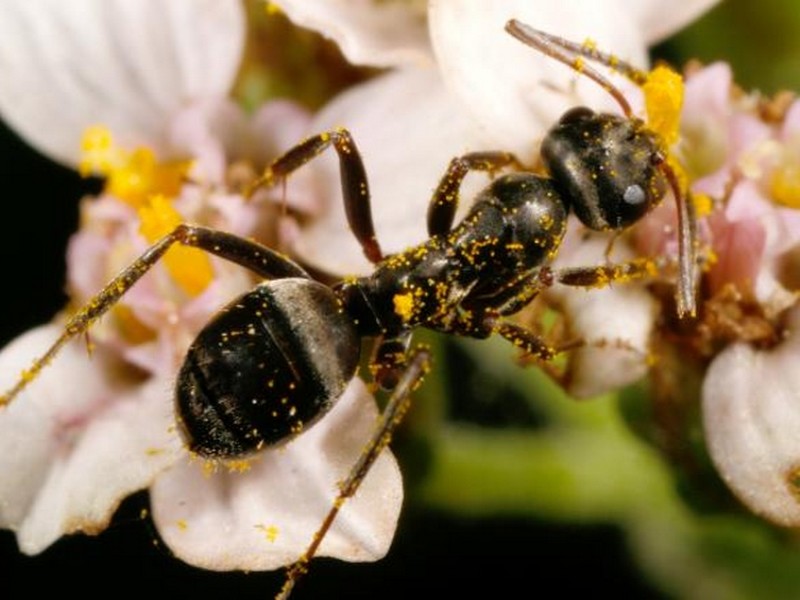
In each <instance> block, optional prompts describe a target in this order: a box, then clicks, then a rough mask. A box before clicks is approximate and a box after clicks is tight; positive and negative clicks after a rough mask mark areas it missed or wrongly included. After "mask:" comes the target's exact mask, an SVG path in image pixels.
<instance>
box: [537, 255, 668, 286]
mask: <svg viewBox="0 0 800 600" xmlns="http://www.w3.org/2000/svg"><path fill="white" fill-rule="evenodd" d="M666 262H667V261H666V259H653V258H634V259H632V260H629V261H625V262H621V263H612V264H605V265H597V266H594V267H565V268H562V269H557V270H555V271H553V270H550V269H547V271H549V274H548V275H547V276H548V277H549V278H551V282H558V283H561V284H563V285H569V286H575V287H605V286H607V285H610V284H612V283H615V282H626V281H631V280H633V279H643V278H646V277H654V276H655V275H657V274H658V272H659V271H661V270H663V269H664V267H665V266H666Z"/></svg>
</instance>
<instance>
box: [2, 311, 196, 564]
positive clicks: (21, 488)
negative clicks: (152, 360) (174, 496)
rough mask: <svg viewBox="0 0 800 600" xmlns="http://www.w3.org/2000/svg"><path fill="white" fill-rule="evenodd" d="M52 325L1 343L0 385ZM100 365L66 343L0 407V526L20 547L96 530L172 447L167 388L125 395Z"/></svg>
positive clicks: (167, 458) (51, 335) (176, 447)
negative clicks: (11, 400)
mask: <svg viewBox="0 0 800 600" xmlns="http://www.w3.org/2000/svg"><path fill="white" fill-rule="evenodd" d="M60 331H61V328H60V327H59V326H57V325H49V326H44V327H40V328H37V329H34V330H32V331H30V332H28V333H27V334H25V335H23V336H21V337H20V338H18V339H17V340H15V341H14V342H12V343H11V344H10V345H9V346H7V347H6V348H5V349H4V350H3V352H2V353H0V385H2V387H3V388H4V389H5V388H7V387H9V386H10V385H11V384H13V382H14V379H15V378H16V377H18V376H19V373H20V371H21V369H23V368H27V367H29V366H30V364H31V361H32V359H33V358H34V357H35V356H37V355H38V354H40V353H41V352H42V351H43V350H44V349H45V348H46V346H47V345H49V344H50V343H51V342H52V341H53V340H54V339H55V337H56V336H57V335H58V334H59V333H60ZM102 369H103V360H102V357H100V356H97V355H95V356H94V358H92V359H90V358H89V357H88V355H87V353H86V349H85V348H84V347H83V346H82V345H81V344H80V343H75V344H70V345H68V346H67V347H65V348H64V349H63V350H62V352H61V353H60V354H59V355H58V357H57V358H56V359H55V360H54V361H53V364H52V365H50V366H48V367H47V368H46V369H44V370H43V371H42V372H41V375H40V376H39V377H38V378H37V379H36V380H35V381H34V382H32V383H31V384H30V386H29V387H28V388H27V389H26V390H25V391H24V392H23V393H22V394H21V395H20V396H19V397H18V398H17V399H16V400H15V402H14V403H13V404H11V406H9V407H8V408H7V409H6V410H5V411H4V412H2V413H0V472H1V473H2V474H3V477H2V478H0V525H2V526H3V527H8V528H10V529H13V530H15V531H16V532H17V540H18V543H19V546H20V549H21V550H22V551H23V552H26V553H31V554H33V553H36V552H40V551H41V550H43V549H44V548H46V547H47V546H48V545H50V544H51V543H53V542H54V541H55V540H56V539H58V538H59V537H60V536H62V535H64V534H67V533H72V532H76V531H84V532H87V533H96V532H98V531H100V530H102V529H103V528H104V527H105V526H106V525H107V524H108V521H109V520H110V519H111V517H112V515H113V513H114V511H115V510H116V508H117V506H118V505H119V503H120V502H121V501H122V499H123V498H125V497H126V496H127V495H129V494H131V493H132V492H134V491H136V490H139V489H142V488H144V487H147V485H148V484H149V483H150V482H151V481H152V479H153V478H154V477H155V476H156V475H157V474H158V473H159V472H160V471H161V470H163V469H164V468H166V467H167V466H169V465H170V464H171V463H172V462H174V460H175V459H176V457H177V455H178V453H179V452H180V443H179V442H178V440H177V438H176V436H175V435H174V434H172V433H169V429H170V423H171V422H172V416H171V410H172V404H171V402H169V400H168V398H169V394H170V392H169V389H168V388H166V384H165V383H164V382H163V381H162V382H153V383H149V384H147V385H144V386H141V387H138V388H135V389H134V391H133V392H128V393H127V395H125V394H123V393H122V392H120V391H119V390H118V389H117V390H115V388H114V386H113V385H112V383H111V382H110V381H109V379H108V378H107V377H106V375H105V373H104V372H103V370H102Z"/></svg>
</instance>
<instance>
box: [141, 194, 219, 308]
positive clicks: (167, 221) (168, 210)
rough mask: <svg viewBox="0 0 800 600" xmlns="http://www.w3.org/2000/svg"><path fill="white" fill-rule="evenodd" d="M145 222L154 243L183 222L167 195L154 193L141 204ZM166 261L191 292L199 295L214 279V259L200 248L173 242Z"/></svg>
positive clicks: (144, 229) (146, 234) (143, 228)
mask: <svg viewBox="0 0 800 600" xmlns="http://www.w3.org/2000/svg"><path fill="white" fill-rule="evenodd" d="M139 218H140V219H141V221H142V223H141V225H140V227H139V232H140V233H141V234H142V235H143V236H144V237H145V238H146V239H147V241H148V242H150V243H153V242H155V241H157V240H158V239H160V238H162V237H164V236H165V235H167V234H168V233H170V232H172V230H173V229H175V228H176V227H177V226H178V225H179V224H180V223H182V222H183V219H182V218H181V215H180V213H179V212H178V211H177V210H175V207H173V206H172V203H171V202H170V201H169V199H168V198H167V197H166V196H162V195H156V196H152V197H151V198H150V200H149V201H148V202H147V204H145V205H143V206H142V207H140V208H139ZM164 264H165V265H166V267H167V270H168V271H169V274H170V275H171V276H172V278H173V279H174V280H175V282H176V283H177V284H178V285H179V286H180V287H181V289H182V290H183V291H184V292H186V293H187V294H189V295H190V296H196V295H197V294H199V293H200V292H202V291H203V290H204V289H206V286H208V284H209V283H211V279H212V278H213V276H214V272H213V270H212V268H211V261H210V260H209V258H208V255H206V254H205V253H204V252H203V251H201V250H200V249H198V248H189V247H186V246H173V247H172V248H170V249H169V250H168V251H167V253H166V254H165V255H164Z"/></svg>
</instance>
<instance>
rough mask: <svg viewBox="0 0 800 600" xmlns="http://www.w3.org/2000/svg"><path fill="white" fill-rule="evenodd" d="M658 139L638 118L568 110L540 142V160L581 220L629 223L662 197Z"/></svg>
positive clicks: (595, 224) (605, 225)
mask: <svg viewBox="0 0 800 600" xmlns="http://www.w3.org/2000/svg"><path fill="white" fill-rule="evenodd" d="M660 148H661V145H660V141H659V138H658V137H657V136H656V134H654V133H653V132H652V131H650V130H648V129H647V128H646V127H645V126H644V123H643V122H642V121H640V120H638V119H630V118H625V117H620V116H616V115H611V114H602V113H596V112H593V111H591V110H590V109H588V108H584V107H580V108H574V109H572V110H570V111H568V112H567V113H565V114H564V116H562V117H561V119H560V120H559V122H558V123H556V124H555V125H554V126H553V128H552V129H550V131H549V132H548V134H547V136H546V137H545V138H544V140H543V141H542V149H541V153H542V159H543V160H544V163H545V165H546V166H547V169H548V171H549V172H550V174H551V176H552V178H553V184H554V185H555V186H556V188H557V189H558V190H559V192H560V193H561V195H562V197H563V198H564V201H565V202H566V203H568V204H569V205H570V206H571V208H572V210H573V211H574V213H575V215H576V216H577V217H578V218H579V219H580V220H581V222H582V223H583V224H584V225H586V226H587V227H589V228H590V229H594V230H597V231H604V230H620V229H624V228H625V227H628V226H629V225H632V224H633V223H635V222H637V221H638V220H639V219H641V218H642V217H643V216H644V215H645V214H647V213H648V212H649V211H650V210H651V209H653V208H654V207H655V206H656V205H657V204H658V203H659V202H660V201H661V199H662V198H663V197H664V193H665V192H666V189H667V182H666V180H665V178H664V175H663V173H662V172H661V170H660V169H659V168H658V164H659V162H661V161H663V156H662V152H661V150H660Z"/></svg>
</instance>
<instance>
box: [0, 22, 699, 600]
mask: <svg viewBox="0 0 800 600" xmlns="http://www.w3.org/2000/svg"><path fill="white" fill-rule="evenodd" d="M506 29H507V31H508V32H509V33H511V34H512V35H513V36H515V37H516V38H518V39H520V40H522V41H523V42H524V43H526V44H528V45H530V46H532V47H534V48H536V49H538V50H539V51H541V52H543V53H545V54H547V55H548V56H551V57H554V58H555V59H557V60H559V61H561V62H562V63H565V64H566V65H568V66H571V67H573V68H574V69H576V70H577V71H579V72H580V73H581V74H583V75H586V76H588V77H590V78H591V79H593V80H595V81H596V82H597V83H599V84H600V85H601V86H602V87H603V88H605V89H606V90H607V91H608V92H609V93H611V94H612V96H613V97H614V98H615V99H616V100H617V102H618V103H619V104H620V106H621V107H622V109H623V112H624V116H616V115H611V114H598V113H595V112H593V111H591V110H589V109H588V108H584V107H581V108H573V109H571V110H569V111H567V112H566V113H565V114H564V115H563V116H562V117H561V119H560V120H559V121H558V123H556V124H555V125H554V126H553V127H552V129H550V131H549V132H548V133H547V135H546V136H545V138H544V141H543V142H542V147H541V155H542V159H543V161H544V166H545V167H546V169H547V172H548V173H549V176H540V175H536V174H533V173H530V172H525V171H523V170H522V168H521V165H520V162H519V161H518V160H517V159H516V158H515V157H514V156H513V155H512V154H509V153H507V152H475V153H469V154H466V155H464V156H461V157H458V158H455V159H453V160H452V161H451V163H450V165H449V167H448V169H447V172H446V173H445V175H444V177H443V178H442V179H441V181H440V183H439V185H438V187H437V189H436V190H435V192H434V194H433V197H432V200H431V202H430V205H429V210H428V216H427V226H428V234H429V236H430V237H429V239H428V240H427V241H425V242H424V243H422V244H419V245H418V246H414V247H412V248H409V249H407V250H405V251H403V252H400V253H398V254H394V255H390V256H386V255H384V253H383V252H382V250H381V248H380V245H379V243H378V240H377V238H376V236H375V231H374V227H373V221H372V215H371V209H370V195H369V189H368V184H367V176H366V172H365V169H364V165H363V163H362V160H361V156H360V155H359V152H358V150H357V148H356V145H355V143H354V141H353V139H352V138H351V136H350V134H349V133H348V132H347V131H346V130H344V129H338V130H334V131H330V132H327V133H322V134H319V135H315V136H313V137H311V138H308V139H307V140H305V141H303V142H301V143H300V144H298V145H297V146H295V147H294V148H292V149H291V150H289V151H288V152H287V153H285V154H284V155H283V156H281V157H279V158H278V159H277V160H275V161H274V162H273V163H272V164H271V165H270V166H269V167H268V168H267V169H266V171H265V173H264V175H263V176H262V177H261V178H259V179H258V181H257V182H256V183H255V184H254V186H253V189H255V188H256V187H260V186H267V185H274V184H276V183H279V182H282V181H284V180H285V179H286V178H287V177H288V176H289V175H290V174H291V173H293V172H294V171H295V170H297V169H298V168H300V167H301V166H303V165H304V164H305V163H307V162H308V161H310V160H312V159H313V158H314V157H316V156H318V155H320V154H321V153H323V152H324V151H325V150H326V149H328V148H331V147H333V149H334V150H335V151H336V152H337V155H338V158H339V162H340V171H341V183H342V191H343V196H344V204H345V209H346V214H347V220H348V223H349V226H350V228H351V230H352V231H353V234H354V235H355V237H356V239H357V240H358V242H359V243H360V245H361V247H362V249H363V251H364V254H365V255H366V256H367V258H368V259H369V260H370V261H371V262H372V263H373V264H374V265H375V270H374V271H373V273H372V274H371V275H368V276H365V277H358V278H349V279H345V280H343V281H341V282H339V283H336V284H334V285H332V286H327V285H323V284H322V283H319V282H317V281H315V280H313V279H312V278H311V277H310V276H309V275H308V274H307V273H306V271H305V270H304V269H303V268H301V267H300V266H299V265H297V264H296V263H294V262H293V261H292V260H290V259H288V258H286V257H284V256H282V255H280V254H278V253H276V252H274V251H272V250H270V249H268V248H265V247H263V246H261V245H259V244H257V243H255V242H252V241H249V240H246V239H242V238H240V237H236V236H234V235H232V234H229V233H225V232H222V231H217V230H213V229H208V228H205V227H199V226H194V225H188V224H184V225H180V226H178V227H177V228H176V229H175V230H174V231H172V232H171V233H170V234H168V235H167V236H165V237H164V238H162V239H161V240H159V241H158V242H156V243H155V244H153V245H152V246H151V247H150V248H149V249H148V250H147V251H145V252H144V253H143V254H142V255H141V256H140V257H139V258H138V259H137V260H136V261H135V262H134V263H133V264H131V265H130V266H128V267H127V268H126V269H125V270H123V271H122V272H121V273H120V274H119V275H118V276H117V277H116V278H115V279H114V280H113V281H111V282H110V283H109V284H108V285H107V286H106V287H104V288H103V289H102V290H101V291H100V292H99V293H98V294H97V295H96V296H95V297H94V298H93V299H92V300H90V301H89V303H88V304H87V305H86V306H84V307H83V308H82V309H80V310H79V311H78V312H77V314H75V315H74V316H73V317H72V318H71V319H70V320H69V322H68V323H67V325H66V327H65V330H64V332H63V333H62V335H61V336H60V338H59V339H58V340H57V341H56V342H55V343H54V344H53V346H52V347H51V348H50V349H49V350H48V351H47V352H46V353H45V354H44V355H43V356H41V357H40V358H39V359H38V360H36V361H35V362H34V364H33V366H32V367H31V369H30V370H28V371H27V372H26V373H25V374H24V376H23V377H21V378H20V380H19V381H18V382H17V384H16V385H15V386H14V387H13V388H12V389H11V390H9V391H8V392H7V393H6V394H5V396H3V397H2V398H0V405H2V404H8V403H9V402H11V401H12V400H13V399H14V397H15V396H16V395H17V394H18V393H19V392H20V391H21V390H22V389H23V388H25V386H26V385H27V384H28V383H29V382H30V381H31V380H32V379H33V378H34V377H36V375H37V374H38V373H39V371H40V370H41V369H42V368H44V367H45V366H46V365H47V364H48V363H49V362H50V361H51V359H52V358H53V357H54V355H55V354H56V352H57V351H58V350H59V349H60V348H61V347H62V346H63V345H64V344H65V343H66V342H67V341H68V340H70V339H72V338H73V337H75V336H78V335H80V334H82V333H85V332H86V331H87V330H88V328H89V327H90V326H91V324H92V323H93V322H94V321H95V320H96V319H98V318H99V317H100V316H101V315H103V314H104V313H105V312H106V311H107V310H108V309H109V308H110V307H111V306H112V305H114V303H115V302H117V300H119V298H120V297H121V296H122V295H123V294H125V293H126V292H127V291H128V290H129V289H130V288H131V287H132V286H133V285H134V284H135V283H136V281H138V280H139V278H140V277H142V276H143V275H144V274H145V273H146V272H147V271H148V270H149V269H150V268H151V267H152V266H153V265H155V264H156V263H157V262H158V261H159V260H160V259H161V257H162V256H163V255H164V253H165V252H166V251H167V250H168V249H169V248H170V247H171V246H172V245H173V244H182V245H186V246H193V247H197V248H200V249H202V250H204V251H206V252H209V253H211V254H215V255H217V256H220V257H222V258H225V259H227V260H230V261H232V262H235V263H238V264H240V265H243V266H244V267H247V268H248V269H251V270H252V271H254V272H255V273H257V274H258V275H259V276H261V277H263V278H264V279H265V281H264V282H263V283H260V284H259V285H257V286H256V287H255V288H254V289H253V290H252V291H250V292H248V293H246V294H244V295H243V296H241V297H239V298H238V299H236V300H235V301H233V302H232V303H230V304H229V305H228V306H226V307H225V308H223V309H222V310H221V311H220V312H219V313H218V314H217V315H216V317H215V318H214V319H213V320H212V321H211V322H210V323H208V324H207V325H206V326H205V328H204V329H203V330H202V331H201V332H200V333H199V335H198V336H197V338H196V339H195V341H194V342H193V343H192V345H191V346H190V347H189V349H188V351H187V354H186V358H185V362H184V363H183V366H182V367H181V369H180V372H179V373H178V377H177V384H176V402H175V405H176V412H177V420H178V424H179V427H180V430H181V433H182V435H183V438H184V440H185V442H186V445H187V446H188V448H189V449H190V450H191V451H193V452H195V453H197V454H199V455H201V456H204V457H210V458H213V459H232V458H236V457H241V456H244V455H247V454H249V453H253V452H256V451H258V450H260V449H262V448H264V447H266V446H274V445H278V444H282V443H285V442H286V441H287V440H289V439H291V438H292V437H294V436H297V435H300V434H301V433H302V432H303V430H304V429H305V428H307V427H310V426H311V425H313V424H314V423H315V422H316V421H317V420H319V419H320V418H321V417H322V416H323V415H324V414H325V413H326V412H327V411H328V410H329V409H330V408H331V406H332V405H333V404H334V403H335V402H336V400H337V398H338V397H339V396H340V395H341V394H342V392H343V390H344V388H345V386H346V385H347V383H348V382H349V381H350V380H351V379H352V378H353V377H354V376H355V374H356V370H357V368H358V364H359V358H360V349H361V340H362V338H365V337H374V338H376V339H377V341H376V344H375V351H374V356H373V358H372V371H373V374H374V380H375V382H376V383H377V384H379V385H380V386H382V387H384V388H386V389H390V390H392V392H391V396H390V398H389V400H388V402H387V405H386V408H385V410H384V413H383V415H382V417H381V419H380V422H379V424H378V425H377V426H376V428H375V431H374V432H373V434H372V437H371V439H370V440H369V442H368V443H367V445H366V446H365V449H364V451H363V453H362V455H361V457H360V458H359V460H358V462H357V463H356V464H355V465H354V466H353V467H352V469H351V471H350V473H349V475H348V477H347V478H346V479H345V481H344V482H342V484H341V486H340V489H339V493H338V497H337V498H336V500H335V502H334V504H333V506H332V507H331V509H330V511H329V513H328V515H327V516H326V518H325V519H324V521H323V523H322V524H321V525H320V528H319V530H318V531H317V533H316V534H315V535H314V537H313V540H311V543H310V545H309V547H308V549H307V550H306V551H305V552H304V553H303V555H302V556H301V557H300V558H299V559H298V561H297V562H296V563H295V564H294V565H293V566H292V567H290V568H289V570H288V573H287V579H286V584H285V586H284V588H283V590H282V591H281V594H280V597H284V598H285V597H287V596H288V595H289V593H290V591H291V589H292V588H293V587H294V584H295V582H296V581H297V580H298V578H299V577H300V576H301V575H302V574H303V573H304V572H305V571H306V570H307V566H308V563H309V561H310V560H311V558H312V557H313V556H314V555H315V553H316V551H317V549H318V547H319V545H320V543H321V542H322V539H323V537H324V536H325V535H326V533H327V531H328V529H329V528H330V526H331V524H332V523H333V521H334V519H335V518H336V516H337V513H338V511H339V509H340V507H341V506H342V504H343V503H344V501H345V500H346V499H347V498H348V497H350V496H352V495H353V494H354V493H355V492H356V490H357V488H358V486H359V485H360V483H361V481H362V480H363V478H364V477H365V475H366V474H367V472H368V470H369V469H370V467H371V465H372V464H373V462H374V461H375V459H376V458H377V456H378V455H379V453H380V452H381V451H382V450H383V448H384V447H385V446H386V445H387V444H388V443H389V441H390V438H391V436H392V433H393V431H394V429H395V428H396V427H397V425H398V423H399V422H400V420H401V418H402V416H403V414H404V412H405V411H406V410H407V408H408V406H409V403H410V395H411V393H412V391H413V390H414V389H415V388H416V387H417V386H418V385H419V384H420V383H421V381H422V379H423V377H424V376H425V373H426V372H427V371H428V369H429V366H430V362H431V357H430V354H429V352H428V350H426V349H424V348H416V349H410V340H411V334H412V333H413V331H414V329H416V328H417V327H425V328H428V329H432V330H435V331H438V332H442V333H446V334H452V335H456V336H465V337H470V338H487V337H489V336H490V335H492V334H499V335H500V336H502V337H504V338H506V339H507V340H509V341H510V342H512V343H513V344H514V345H516V346H518V347H520V348H521V349H522V350H523V351H524V352H526V353H528V354H530V355H533V356H534V357H536V358H538V359H541V360H544V361H546V360H550V359H551V358H552V357H553V356H554V355H555V354H556V353H557V352H558V351H559V350H560V349H559V348H556V347H552V346H550V345H548V344H547V343H546V342H545V341H544V340H543V339H542V338H541V337H539V336H538V335H536V334H535V333H533V332H531V331H529V330H528V329H526V328H524V327H522V326H520V325H518V324H515V323H513V322H511V321H510V320H508V319H507V317H509V316H510V315H513V314H514V313H516V312H518V311H519V310H521V309H522V308H523V307H525V306H526V305H527V304H528V303H530V302H531V301H532V300H533V299H534V298H535V297H536V296H537V295H538V294H539V293H540V292H541V291H543V290H544V289H545V288H547V287H549V286H551V285H553V284H554V283H556V282H559V283H562V284H566V285H574V286H582V287H592V286H599V285H604V284H606V283H608V282H610V281H619V280H623V279H629V278H633V277H644V276H648V275H650V274H651V273H652V270H653V268H654V264H655V263H654V261H653V260H647V259H637V260H633V261H629V262H626V263H622V264H618V265H610V264H609V265H601V266H593V267H587V268H570V269H562V270H558V271H556V270H553V269H551V268H550V267H549V264H550V263H551V261H552V260H553V259H554V258H555V256H556V254H557V252H558V250H559V246H560V244H561V242H562V239H563V236H564V233H565V230H566V226H567V216H568V214H569V212H570V210H572V211H573V212H574V213H575V214H576V215H577V217H578V218H579V219H580V220H581V221H582V222H583V224H584V225H586V226H587V227H589V228H591V229H595V230H603V231H612V232H618V231H620V230H623V229H625V228H627V227H628V226H629V225H632V224H634V223H636V222H637V221H638V220H639V219H641V218H642V216H644V215H645V214H646V213H648V212H649V211H650V210H651V209H652V208H653V207H654V206H656V205H657V204H658V203H659V202H660V201H661V199H662V197H663V196H664V194H665V191H666V189H667V187H668V186H669V187H671V188H672V191H673V193H674V195H675V197H676V201H677V204H678V207H679V210H678V213H679V228H680V231H679V241H680V247H681V250H680V258H679V266H680V277H679V283H678V294H677V304H678V307H679V312H680V313H681V314H685V313H689V314H692V313H693V312H694V281H695V276H694V267H695V264H694V216H693V213H692V209H691V202H690V200H689V198H688V195H687V194H682V193H681V191H680V186H679V184H678V181H677V177H676V175H675V173H674V171H673V170H672V168H671V167H670V166H669V165H668V164H667V160H666V151H665V149H664V144H663V142H662V140H661V139H660V138H659V136H658V134H656V133H655V132H653V131H651V130H650V129H648V128H647V127H646V126H645V124H644V123H643V122H642V121H640V120H639V119H636V118H634V117H633V116H632V114H631V109H630V107H629V105H628V103H627V101H626V100H625V98H624V97H623V96H622V94H621V93H620V92H619V91H618V90H617V89H616V88H615V87H614V86H613V85H612V84H611V83H610V82H609V81H608V80H606V79H605V78H604V77H603V76H601V75H600V74H599V73H597V72H596V71H594V70H592V69H591V68H589V67H588V66H586V65H585V64H583V62H582V60H580V58H581V57H583V58H588V59H590V60H594V61H596V62H599V63H601V64H605V65H607V66H609V67H612V68H614V69H615V70H617V71H619V72H621V73H623V74H624V75H626V76H627V77H629V78H630V79H632V80H634V81H635V82H637V83H640V84H641V83H642V80H643V78H644V77H646V76H645V75H644V74H643V73H641V72H640V71H638V70H636V69H634V68H633V67H630V66H629V65H626V64H625V63H623V62H621V61H619V60H617V59H615V58H614V57H611V56H610V55H606V54H603V53H600V52H598V51H597V50H595V49H594V48H592V47H591V46H589V45H578V44H575V43H572V42H568V41H566V40H563V39H561V38H558V37H554V36H550V35H548V34H545V33H542V32H539V31H536V30H533V29H531V28H529V27H527V26H526V25H524V24H522V23H519V22H517V21H510V22H509V23H508V25H507V27H506ZM506 168H511V169H513V172H511V173H509V174H505V175H501V176H498V177H497V178H496V179H494V180H493V181H492V182H491V183H490V184H489V185H488V186H487V187H486V188H485V189H484V190H483V191H482V192H480V194H479V195H478V196H477V198H476V199H475V203H474V205H473V207H472V209H471V210H470V211H469V213H468V214H467V216H466V217H465V218H464V219H463V220H462V221H461V222H460V223H459V224H458V225H456V226H455V227H454V226H453V221H454V218H455V213H456V209H457V207H458V204H459V202H460V198H459V190H460V187H461V183H462V181H463V180H464V178H465V177H466V175H467V173H469V172H470V171H484V172H488V173H490V174H493V173H494V172H495V171H499V170H502V169H506ZM251 191H252V190H251ZM243 331H246V332H249V335H232V333H235V332H243ZM267 381H269V382H270V385H269V386H267V385H265V382H267ZM243 399H246V401H243ZM281 399H283V400H285V401H284V402H281V401H280V400H281Z"/></svg>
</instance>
